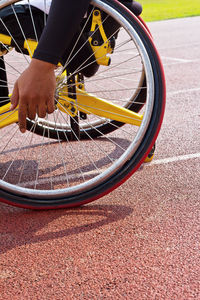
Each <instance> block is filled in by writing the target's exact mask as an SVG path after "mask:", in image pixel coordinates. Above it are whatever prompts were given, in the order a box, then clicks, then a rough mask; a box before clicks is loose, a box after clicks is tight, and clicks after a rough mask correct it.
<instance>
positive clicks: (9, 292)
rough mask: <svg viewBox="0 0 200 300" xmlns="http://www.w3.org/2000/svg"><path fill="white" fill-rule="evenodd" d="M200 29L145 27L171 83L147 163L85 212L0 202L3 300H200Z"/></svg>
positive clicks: (185, 23)
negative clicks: (152, 154)
mask: <svg viewBox="0 0 200 300" xmlns="http://www.w3.org/2000/svg"><path fill="white" fill-rule="evenodd" d="M199 24H200V17H196V18H191V19H190V18H188V19H179V20H171V21H163V22H157V23H151V24H149V26H150V29H151V31H152V33H153V36H154V39H155V43H156V45H157V47H158V50H159V53H160V54H161V57H162V59H163V63H164V68H165V73H166V79H167V106H166V113H165V118H164V123H163V126H162V129H161V132H160V135H159V138H158V141H157V150H156V155H155V159H154V161H153V162H152V163H151V164H148V165H143V167H142V168H141V169H140V170H139V171H138V172H137V173H136V174H135V175H134V176H133V177H131V178H130V179H129V180H128V181H127V182H126V183H125V184H124V185H122V186H121V187H120V188H118V189H117V190H115V191H114V192H112V193H111V194H109V195H108V196H105V197H103V198H102V199H100V200H98V201H96V202H94V203H91V204H90V205H87V206H85V207H82V208H78V209H70V210H57V211H28V210H23V209H19V208H13V207H9V206H7V205H5V204H0V251H1V252H0V300H10V299H14V300H15V299H16V300H18V299H20V300H21V299H22V300H24V299H31V300H32V299H33V300H35V299H40V300H43V299H45V300H51V299H52V300H57V299H59V300H60V299H67V300H68V299H69V300H71V299H75V300H79V299H130V300H143V299H148V300H151V299H158V300H160V299H166V300H172V299H173V300H175V299H178V300H189V299H200V180H199V178H200V100H199V99H200V83H199V74H200V40H199V28H200V27H199Z"/></svg>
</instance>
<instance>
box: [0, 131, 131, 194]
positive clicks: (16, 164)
mask: <svg viewBox="0 0 200 300" xmlns="http://www.w3.org/2000/svg"><path fill="white" fill-rule="evenodd" d="M98 140H100V141H101V142H102V143H103V142H105V141H106V142H109V141H108V140H107V139H104V138H99V139H98ZM113 142H114V143H115V147H114V149H112V150H111V151H110V152H109V153H108V154H109V158H108V157H107V156H106V155H105V156H103V157H101V158H100V159H97V160H96V161H95V166H96V168H97V169H102V168H106V167H107V166H108V165H109V164H110V160H112V161H115V160H117V159H118V158H119V157H120V156H121V155H122V154H123V152H124V150H123V147H124V148H125V149H126V148H127V147H128V146H129V145H130V141H128V140H127V139H124V138H116V137H115V138H112V142H111V141H110V143H112V145H113ZM58 143H59V142H55V141H52V143H51V144H50V145H51V146H54V145H56V144H58ZM39 146H40V144H37V145H31V146H28V147H22V148H21V151H23V150H26V149H32V150H33V149H34V148H37V147H39ZM46 146H49V144H47V145H46ZM17 149H18V148H15V149H12V150H9V151H5V152H2V153H3V154H8V153H10V152H13V153H15V152H16V151H17ZM10 165H11V166H12V167H11V168H10ZM62 167H63V162H62V163H58V164H56V165H55V166H53V167H51V168H49V167H47V168H40V172H39V177H40V178H42V177H44V176H45V180H44V183H43V181H42V180H41V183H40V187H41V188H42V187H43V186H45V185H46V184H47V183H49V182H51V179H52V178H51V175H50V173H52V172H56V171H57V170H59V169H60V168H62ZM22 168H23V183H24V184H26V183H27V182H31V183H32V181H33V180H34V179H35V177H36V175H35V174H37V170H38V163H37V161H35V160H27V161H26V163H25V164H24V160H23V159H16V160H15V161H7V162H6V163H3V162H2V163H1V171H0V175H1V174H6V173H7V170H8V169H9V172H8V173H7V175H6V178H5V180H7V181H8V182H9V183H11V184H16V183H18V180H19V178H20V172H21V169H22ZM30 170H31V173H30ZM91 171H94V164H93V163H89V164H85V165H84V166H82V167H81V174H84V178H85V180H89V179H92V178H93V177H94V172H93V173H92V174H90V172H91ZM81 174H80V168H79V167H77V168H74V169H73V170H72V171H70V170H69V171H68V172H67V175H68V176H69V177H70V182H71V183H73V182H76V181H77V177H78V178H79V177H80V175H81ZM63 178H64V181H63ZM65 180H66V174H65V173H59V176H56V175H55V176H54V181H53V182H52V184H53V185H54V184H56V185H57V184H65Z"/></svg>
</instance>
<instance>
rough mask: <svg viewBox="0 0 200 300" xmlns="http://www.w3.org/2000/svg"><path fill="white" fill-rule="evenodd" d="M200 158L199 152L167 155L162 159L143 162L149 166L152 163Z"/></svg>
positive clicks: (167, 162) (162, 163)
mask: <svg viewBox="0 0 200 300" xmlns="http://www.w3.org/2000/svg"><path fill="white" fill-rule="evenodd" d="M194 158H200V153H193V154H186V155H178V156H174V157H167V158H163V159H157V160H153V161H152V162H150V163H148V164H145V166H146V167H150V166H152V165H165V164H169V163H172V162H179V161H183V160H188V159H194Z"/></svg>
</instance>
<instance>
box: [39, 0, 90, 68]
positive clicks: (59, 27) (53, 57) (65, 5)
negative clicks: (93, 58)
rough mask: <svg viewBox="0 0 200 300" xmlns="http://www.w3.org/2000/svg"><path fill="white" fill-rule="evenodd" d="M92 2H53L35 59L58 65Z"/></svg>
mask: <svg viewBox="0 0 200 300" xmlns="http://www.w3.org/2000/svg"><path fill="white" fill-rule="evenodd" d="M89 3H90V0H52V3H51V7H50V12H49V16H48V19H47V24H46V26H45V28H44V30H43V33H42V35H41V38H40V40H39V43H38V46H37V48H36V50H35V53H34V55H33V57H34V58H37V59H39V60H43V61H46V62H50V63H52V64H55V65H56V64H57V63H58V62H59V59H60V57H61V56H62V54H63V52H64V51H65V49H67V47H68V45H69V44H70V41H71V40H72V38H73V36H74V34H75V33H76V31H77V29H78V27H79V25H80V22H81V20H82V18H83V17H84V14H85V12H86V11H87V8H88V6H89Z"/></svg>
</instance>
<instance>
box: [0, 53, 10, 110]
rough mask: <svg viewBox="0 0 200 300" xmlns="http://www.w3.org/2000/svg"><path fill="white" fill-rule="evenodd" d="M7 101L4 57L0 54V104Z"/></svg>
mask: <svg viewBox="0 0 200 300" xmlns="http://www.w3.org/2000/svg"><path fill="white" fill-rule="evenodd" d="M9 101H10V100H9V99H8V86H7V75H6V69H5V63H4V57H3V56H0V106H3V105H4V104H7V103H8V102H9Z"/></svg>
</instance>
